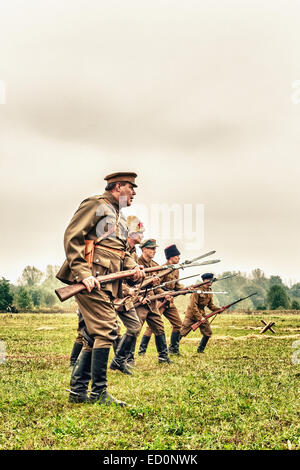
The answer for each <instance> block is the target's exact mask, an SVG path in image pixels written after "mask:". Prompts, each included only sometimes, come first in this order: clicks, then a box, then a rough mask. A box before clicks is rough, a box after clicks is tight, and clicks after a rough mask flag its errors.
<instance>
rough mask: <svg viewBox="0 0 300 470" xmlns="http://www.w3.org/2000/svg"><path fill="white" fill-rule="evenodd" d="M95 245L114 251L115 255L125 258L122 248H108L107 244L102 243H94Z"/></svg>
mask: <svg viewBox="0 0 300 470" xmlns="http://www.w3.org/2000/svg"><path fill="white" fill-rule="evenodd" d="M96 246H99V248H101V249H103V250H107V251H111V252H112V253H116V254H117V255H119V256H120V258H121V259H124V258H125V251H123V250H117V249H116V248H108V247H107V246H103V245H96Z"/></svg>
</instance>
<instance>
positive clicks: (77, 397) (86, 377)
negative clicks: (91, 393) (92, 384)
mask: <svg viewBox="0 0 300 470" xmlns="http://www.w3.org/2000/svg"><path fill="white" fill-rule="evenodd" d="M91 358H92V351H85V350H82V351H81V353H80V354H79V356H78V358H77V361H76V363H75V365H74V367H73V370H72V375H71V381H70V395H69V401H70V402H72V403H83V402H85V401H88V396H87V390H88V386H89V381H90V380H91Z"/></svg>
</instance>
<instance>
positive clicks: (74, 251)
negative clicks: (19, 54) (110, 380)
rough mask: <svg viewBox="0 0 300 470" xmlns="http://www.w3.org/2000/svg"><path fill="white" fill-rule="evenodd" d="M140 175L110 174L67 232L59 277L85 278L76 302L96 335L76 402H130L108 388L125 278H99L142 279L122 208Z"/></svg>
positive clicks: (80, 369)
mask: <svg viewBox="0 0 300 470" xmlns="http://www.w3.org/2000/svg"><path fill="white" fill-rule="evenodd" d="M136 176H137V175H136V173H133V172H118V173H113V174H110V175H108V176H106V177H105V180H106V182H107V186H106V188H105V192H104V194H102V195H100V196H98V195H97V196H92V197H89V198H87V199H85V200H84V201H83V202H82V203H81V204H80V206H79V208H78V209H77V211H76V212H75V214H74V216H73V218H72V219H71V221H70V223H69V225H68V227H67V229H66V231H65V236H64V247H65V252H66V261H65V262H64V264H63V266H62V267H61V269H60V270H59V272H58V273H57V278H58V279H60V280H61V281H63V282H65V283H67V284H72V283H76V282H82V283H83V284H84V285H85V286H86V291H83V292H81V293H80V294H77V295H76V301H77V304H78V306H79V310H80V313H81V315H82V317H83V320H84V324H85V327H86V330H87V333H88V335H89V337H91V338H92V339H93V344H92V346H91V345H90V344H88V342H87V341H85V343H84V346H83V348H82V350H81V352H80V354H79V356H78V359H77V361H76V364H75V366H74V369H73V371H72V375H71V382H70V395H69V400H70V401H72V402H83V401H89V402H98V403H105V404H110V403H117V404H119V405H124V404H125V403H124V402H120V401H119V400H116V399H115V398H114V397H112V396H111V395H110V394H109V393H108V392H107V362H108V356H109V350H110V346H111V345H112V344H113V342H114V341H115V339H116V337H117V316H116V311H115V308H114V305H113V300H114V299H115V298H116V297H121V296H122V287H121V281H120V280H115V281H112V282H109V283H106V284H105V285H104V286H103V287H101V288H100V284H99V282H98V280H97V276H98V275H100V276H101V275H104V274H108V273H113V272H118V271H122V270H126V269H134V270H135V274H134V276H133V280H134V281H138V280H140V279H141V277H143V273H142V272H141V269H140V267H139V266H138V265H137V263H136V262H135V260H134V259H133V258H132V256H131V255H130V254H129V253H128V251H127V235H128V233H127V224H126V219H125V217H124V216H123V214H122V212H121V209H122V207H126V206H130V205H131V203H132V200H133V198H134V196H135V194H136V192H135V188H136V187H137V185H136V183H135V178H136ZM90 380H91V391H90V396H89V397H88V395H87V392H88V385H89V382H90Z"/></svg>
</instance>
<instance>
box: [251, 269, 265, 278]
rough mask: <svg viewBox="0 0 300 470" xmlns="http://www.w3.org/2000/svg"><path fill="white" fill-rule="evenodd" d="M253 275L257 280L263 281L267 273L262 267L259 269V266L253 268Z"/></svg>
mask: <svg viewBox="0 0 300 470" xmlns="http://www.w3.org/2000/svg"><path fill="white" fill-rule="evenodd" d="M252 277H253V279H254V280H255V281H256V280H257V281H261V280H262V279H264V280H265V279H266V277H265V273H264V272H263V271H262V270H261V269H259V268H257V269H253V271H252Z"/></svg>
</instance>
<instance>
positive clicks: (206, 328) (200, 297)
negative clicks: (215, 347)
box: [180, 286, 220, 337]
mask: <svg viewBox="0 0 300 470" xmlns="http://www.w3.org/2000/svg"><path fill="white" fill-rule="evenodd" d="M201 290H207V291H208V292H210V291H211V288H210V287H206V286H202V287H201ZM212 299H213V294H198V293H197V292H194V293H193V294H191V298H190V303H189V305H188V308H187V311H186V313H185V317H184V320H183V324H182V328H181V330H180V334H181V336H185V335H187V334H188V333H189V332H190V331H191V326H192V325H193V324H194V323H196V322H197V321H200V320H202V319H203V316H204V315H205V307H208V308H209V309H210V310H211V311H212V312H215V311H216V310H219V308H220V307H217V306H216V305H214V303H213V300H212ZM200 331H201V333H202V334H203V335H204V336H208V337H210V336H211V335H212V330H211V327H210V324H209V321H208V320H206V321H205V323H203V324H202V325H200Z"/></svg>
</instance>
